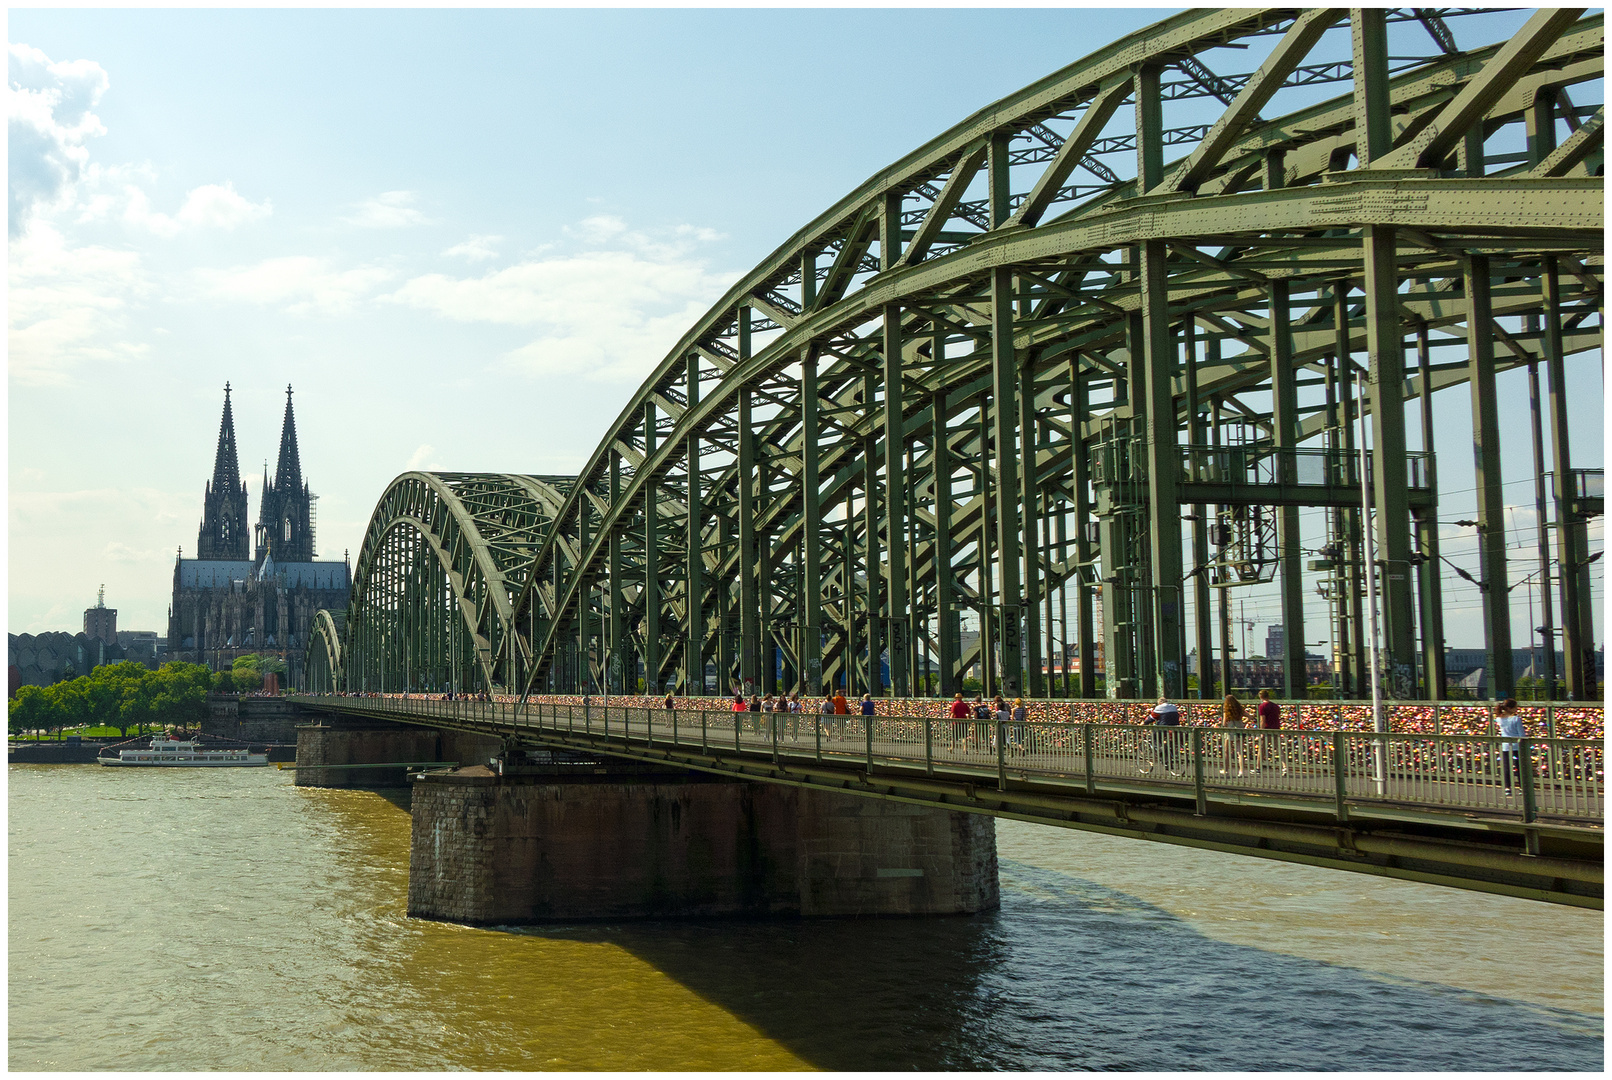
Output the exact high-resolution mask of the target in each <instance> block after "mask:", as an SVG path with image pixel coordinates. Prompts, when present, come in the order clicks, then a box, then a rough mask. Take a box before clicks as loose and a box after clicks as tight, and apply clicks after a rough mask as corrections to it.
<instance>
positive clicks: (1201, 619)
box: [1182, 315, 1215, 701]
mask: <svg viewBox="0 0 1612 1080" xmlns="http://www.w3.org/2000/svg"><path fill="white" fill-rule="evenodd" d="M1182 347H1183V348H1184V349H1185V351H1186V375H1187V445H1188V446H1191V447H1193V448H1194V457H1193V462H1194V466H1193V468H1194V470H1196V469H1197V468H1199V467H1200V466H1199V464H1198V463H1199V462H1200V460H1201V457H1200V456H1199V455H1197V448H1198V447H1201V446H1202V445H1203V441H1204V440H1203V403H1202V401H1201V400H1200V399H1199V397H1198V335H1197V323H1196V321H1195V320H1194V319H1193V318H1192V316H1190V315H1189V316H1187V318H1186V320H1185V321H1184V322H1183V324H1182ZM1192 479H1193V480H1195V481H1201V480H1203V479H1204V478H1203V477H1201V476H1197V475H1194V476H1193V477H1192ZM1208 512H1209V508H1208V507H1207V506H1205V505H1204V504H1203V503H1194V504H1193V506H1192V590H1193V592H1192V597H1193V600H1192V613H1193V621H1194V623H1195V624H1196V637H1197V640H1196V642H1195V645H1196V647H1197V650H1198V697H1199V698H1200V699H1201V700H1204V701H1208V700H1209V699H1210V698H1213V697H1214V696H1215V677H1214V672H1213V671H1212V670H1211V669H1212V667H1213V661H1212V657H1213V654H1214V645H1213V642H1214V613H1213V612H1212V611H1210V610H1209V608H1210V604H1209V522H1208V520H1207V517H1208Z"/></svg>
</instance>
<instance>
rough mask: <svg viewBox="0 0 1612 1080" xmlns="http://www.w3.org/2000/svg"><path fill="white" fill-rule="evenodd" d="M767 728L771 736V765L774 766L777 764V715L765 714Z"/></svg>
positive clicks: (772, 713)
mask: <svg viewBox="0 0 1612 1080" xmlns="http://www.w3.org/2000/svg"><path fill="white" fill-rule="evenodd" d="M767 727H768V729H769V732H770V734H771V735H772V763H773V765H774V766H776V765H777V764H778V714H777V713H776V712H770V713H767Z"/></svg>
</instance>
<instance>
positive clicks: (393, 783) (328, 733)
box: [296, 719, 503, 788]
mask: <svg viewBox="0 0 1612 1080" xmlns="http://www.w3.org/2000/svg"><path fill="white" fill-rule="evenodd" d="M296 731H297V779H296V785H297V786H298V787H335V788H374V787H403V786H405V785H407V784H408V770H406V769H404V768H401V767H399V768H385V769H377V768H373V767H372V766H375V765H384V764H388V763H391V762H409V763H414V764H426V763H431V762H444V761H454V762H458V763H460V764H461V765H471V764H474V763H477V762H485V761H487V760H489V759H490V758H494V757H496V756H498V754H499V753H500V752H501V751H502V750H503V743H502V741H501V740H499V739H497V738H492V737H489V736H486V735H476V734H471V733H468V732H460V731H445V730H439V729H437V728H427V727H418V726H416V725H413V724H398V723H392V722H389V721H386V720H368V719H366V720H362V721H356V722H354V721H340V720H338V721H331V720H325V721H324V722H322V723H318V724H307V725H302V726H299V727H298V728H297V729H296ZM342 765H354V766H357V765H362V766H366V767H365V768H350V769H343V768H337V767H327V766H342ZM416 771H417V770H416Z"/></svg>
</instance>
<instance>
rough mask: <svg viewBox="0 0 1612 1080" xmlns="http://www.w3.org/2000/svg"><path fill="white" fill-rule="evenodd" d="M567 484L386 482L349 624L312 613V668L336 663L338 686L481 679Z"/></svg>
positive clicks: (456, 477)
mask: <svg viewBox="0 0 1612 1080" xmlns="http://www.w3.org/2000/svg"><path fill="white" fill-rule="evenodd" d="M573 483H574V480H573V479H572V478H570V477H556V476H519V475H514V474H504V473H422V472H410V473H404V474H403V475H402V476H399V477H398V478H397V479H396V480H394V481H392V483H391V486H389V487H388V488H387V489H386V494H385V495H383V496H382V497H381V500H380V502H379V503H378V504H376V507H375V512H374V514H373V515H372V516H371V517H370V523H369V530H368V532H367V533H366V534H365V537H364V545H363V548H362V550H361V551H360V553H359V557H358V565H357V566H356V567H354V570H353V593H352V602H351V605H350V608H349V611H348V613H347V617H346V625H345V627H343V626H342V625H340V624H339V623H336V622H334V621H331V622H328V623H327V621H326V620H324V619H321V620H319V622H318V623H317V624H316V628H315V629H316V633H315V635H314V638H315V641H314V643H313V645H312V646H311V647H310V650H309V652H310V662H313V660H314V658H315V656H317V655H318V654H320V653H323V656H322V657H321V658H319V659H318V664H319V665H321V668H320V669H319V670H320V675H319V676H318V677H323V671H324V670H329V671H339V672H340V673H341V676H340V677H339V678H338V679H337V682H338V685H340V684H341V683H340V678H345V679H347V680H352V681H355V682H356V683H357V684H359V685H363V686H366V687H372V688H375V689H389V690H391V689H405V688H408V689H427V688H429V689H433V690H443V689H447V688H449V687H455V686H457V687H463V686H466V685H485V684H486V683H487V682H488V681H490V680H491V678H492V677H493V669H494V664H495V659H494V658H495V657H497V656H499V655H500V654H501V653H502V652H504V651H505V650H507V649H508V648H509V647H510V645H509V638H510V637H511V634H512V626H513V623H514V613H515V605H516V603H517V601H518V598H519V596H520V595H521V592H522V590H523V588H524V587H525V585H526V581H527V577H528V575H529V573H530V572H531V569H532V566H533V562H534V558H535V556H536V554H537V552H538V551H539V550H540V548H541V545H542V544H543V542H544V540H545V539H547V537H548V536H549V531H550V526H551V525H552V524H553V522H554V519H555V515H556V514H557V513H558V511H559V509H560V507H561V506H562V505H563V504H564V501H565V496H566V493H567V491H568V490H569V489H570V487H571V485H572V484H573ZM315 670H316V669H310V672H313V671H315ZM314 677H315V676H314V675H313V674H310V679H312V678H314Z"/></svg>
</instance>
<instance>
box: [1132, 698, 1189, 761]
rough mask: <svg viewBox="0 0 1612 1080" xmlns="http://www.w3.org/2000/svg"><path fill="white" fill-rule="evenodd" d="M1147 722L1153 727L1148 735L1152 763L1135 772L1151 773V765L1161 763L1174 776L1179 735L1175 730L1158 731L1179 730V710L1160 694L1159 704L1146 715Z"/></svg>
mask: <svg viewBox="0 0 1612 1080" xmlns="http://www.w3.org/2000/svg"><path fill="white" fill-rule="evenodd" d="M1147 722H1148V723H1149V724H1152V725H1154V729H1153V731H1152V732H1151V733H1150V735H1151V741H1152V743H1153V761H1152V762H1149V763H1148V764H1147V765H1145V766H1143V767H1142V768H1140V769H1138V770H1137V771H1138V772H1143V773H1148V772H1152V771H1153V765H1154V764H1155V763H1157V762H1160V761H1162V762H1163V763H1164V769H1165V771H1166V772H1168V773H1169V774H1170V775H1171V776H1175V775H1176V769H1175V749H1176V746H1175V743H1176V737H1177V735H1178V734H1179V733H1178V732H1177V731H1175V730H1170V731H1160V730H1159V729H1160V728H1171V729H1175V728H1179V727H1180V726H1181V710H1180V709H1178V708H1176V707H1175V705H1173V704H1172V703H1171V702H1169V701H1167V700H1166V699H1165V697H1164V695H1163V694H1160V695H1159V703H1158V704H1157V705H1155V706H1153V709H1152V711H1151V712H1149V713H1148V714H1147Z"/></svg>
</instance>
